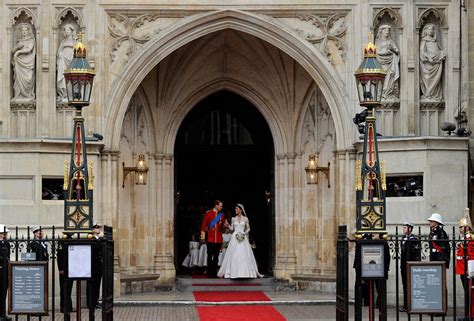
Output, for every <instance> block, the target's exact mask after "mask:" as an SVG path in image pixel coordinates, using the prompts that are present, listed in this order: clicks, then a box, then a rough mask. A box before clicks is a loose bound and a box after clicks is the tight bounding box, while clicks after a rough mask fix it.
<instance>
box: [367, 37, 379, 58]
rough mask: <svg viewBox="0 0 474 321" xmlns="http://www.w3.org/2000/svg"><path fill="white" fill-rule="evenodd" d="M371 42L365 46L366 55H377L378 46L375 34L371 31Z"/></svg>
mask: <svg viewBox="0 0 474 321" xmlns="http://www.w3.org/2000/svg"><path fill="white" fill-rule="evenodd" d="M368 38H369V42H368V43H367V46H365V48H364V56H366V57H367V56H375V55H376V53H377V50H376V47H375V45H374V34H373V33H372V32H369V36H368Z"/></svg>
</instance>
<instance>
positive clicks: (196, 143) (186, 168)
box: [174, 91, 275, 275]
mask: <svg viewBox="0 0 474 321" xmlns="http://www.w3.org/2000/svg"><path fill="white" fill-rule="evenodd" d="M273 164H274V146H273V139H272V135H271V133H270V129H269V127H268V125H267V123H266V121H265V119H264V118H263V116H262V115H261V114H260V113H259V111H258V110H257V109H256V108H255V107H254V106H253V105H252V104H251V103H250V102H249V101H247V100H246V99H244V98H243V97H241V96H239V95H237V94H234V93H232V92H229V91H220V92H217V93H215V94H213V95H211V96H208V97H207V98H205V99H204V100H202V101H201V102H199V103H198V104H197V105H196V106H195V107H194V108H193V109H192V110H191V112H190V113H189V114H188V115H187V116H186V118H185V120H184V121H183V123H182V124H181V127H180V129H179V132H178V135H177V139H176V145H175V195H176V202H175V204H176V208H175V220H174V221H175V254H176V255H175V260H176V261H175V265H176V269H177V272H178V273H181V274H184V273H189V272H190V270H189V269H186V268H184V267H183V266H182V262H183V260H184V258H185V256H186V254H187V253H188V251H189V250H188V242H189V241H190V240H191V235H193V234H196V235H197V233H198V232H199V230H200V223H201V218H202V215H203V214H204V212H205V211H206V210H208V209H210V208H212V204H213V202H214V200H216V199H219V200H221V201H222V202H223V203H224V210H228V211H230V212H231V213H232V214H235V213H234V208H235V205H236V204H237V203H242V204H244V205H245V209H246V212H247V215H248V217H249V220H250V227H251V232H250V237H251V238H252V239H253V241H254V243H255V249H254V253H255V257H256V260H257V263H258V266H259V270H260V271H261V272H263V273H265V274H267V275H268V274H272V267H273V265H274V252H275V251H274V242H275V236H274V231H275V227H274V226H275V220H274V215H273V200H272V197H271V195H273V184H274V176H273V175H274V167H273V166H274V165H273Z"/></svg>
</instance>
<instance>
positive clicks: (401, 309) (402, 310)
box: [398, 307, 407, 312]
mask: <svg viewBox="0 0 474 321" xmlns="http://www.w3.org/2000/svg"><path fill="white" fill-rule="evenodd" d="M398 311H400V312H407V309H405V308H404V307H401V308H398Z"/></svg>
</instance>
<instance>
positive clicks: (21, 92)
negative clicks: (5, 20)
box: [12, 23, 36, 101]
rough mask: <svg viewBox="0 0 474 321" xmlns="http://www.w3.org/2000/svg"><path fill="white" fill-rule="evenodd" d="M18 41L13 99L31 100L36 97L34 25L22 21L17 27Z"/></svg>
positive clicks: (13, 62) (15, 50)
mask: <svg viewBox="0 0 474 321" xmlns="http://www.w3.org/2000/svg"><path fill="white" fill-rule="evenodd" d="M16 33H17V41H16V44H15V46H14V47H13V50H12V53H13V59H12V65H13V99H12V101H19V100H21V101H31V100H34V99H35V58H36V41H35V37H34V35H33V27H32V26H31V25H30V24H28V23H21V24H19V25H18V27H17V29H16Z"/></svg>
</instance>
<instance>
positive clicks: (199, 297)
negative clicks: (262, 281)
mask: <svg viewBox="0 0 474 321" xmlns="http://www.w3.org/2000/svg"><path fill="white" fill-rule="evenodd" d="M194 298H195V299H196V301H197V302H225V301H271V300H270V298H269V297H268V296H266V295H265V293H263V292H261V291H232V292H220V291H209V292H208V291H195V292H194ZM197 310H198V314H199V320H200V321H219V320H223V321H285V320H286V319H285V318H284V317H283V316H282V315H281V313H280V312H278V310H277V309H275V308H274V307H273V306H270V305H218V306H199V305H198V306H197Z"/></svg>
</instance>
